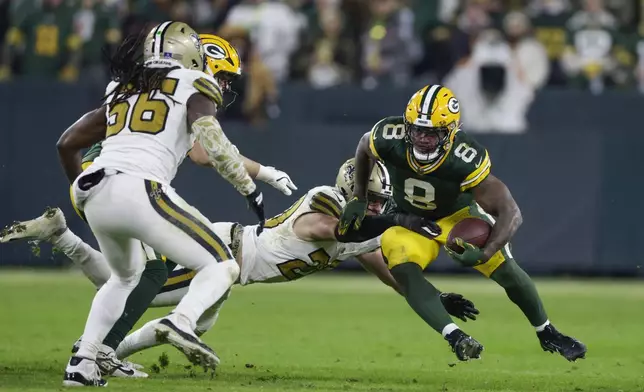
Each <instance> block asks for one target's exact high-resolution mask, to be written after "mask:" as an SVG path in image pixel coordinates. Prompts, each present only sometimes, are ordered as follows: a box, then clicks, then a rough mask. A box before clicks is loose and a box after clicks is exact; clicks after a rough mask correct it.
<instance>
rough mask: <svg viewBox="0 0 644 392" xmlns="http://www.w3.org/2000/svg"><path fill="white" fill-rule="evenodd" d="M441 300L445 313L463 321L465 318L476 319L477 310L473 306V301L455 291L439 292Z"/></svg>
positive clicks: (465, 320)
mask: <svg viewBox="0 0 644 392" xmlns="http://www.w3.org/2000/svg"><path fill="white" fill-rule="evenodd" d="M440 298H441V302H442V303H443V307H445V310H447V313H449V314H451V315H452V316H454V317H457V318H459V319H461V320H463V321H464V322H467V319H470V320H476V315H477V314H479V313H480V312H479V310H478V309H476V306H474V302H472V301H470V300H469V299H467V298H465V297H463V296H462V295H460V294H456V293H441V297H440Z"/></svg>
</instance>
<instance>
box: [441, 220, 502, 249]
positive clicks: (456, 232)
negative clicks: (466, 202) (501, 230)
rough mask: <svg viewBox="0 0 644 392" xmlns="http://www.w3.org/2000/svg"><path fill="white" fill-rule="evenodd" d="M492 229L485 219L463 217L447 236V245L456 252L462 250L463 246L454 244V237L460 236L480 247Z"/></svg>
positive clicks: (485, 241) (483, 244)
mask: <svg viewBox="0 0 644 392" xmlns="http://www.w3.org/2000/svg"><path fill="white" fill-rule="evenodd" d="M491 231H492V226H491V225H490V224H489V223H487V222H486V221H484V220H482V219H478V218H465V219H463V220H462V221H460V222H458V223H457V224H456V225H455V226H454V227H453V228H452V230H451V231H450V232H449V235H448V236H447V247H448V248H450V249H451V250H453V251H454V252H456V253H461V252H463V248H461V247H460V246H458V245H456V243H455V242H454V239H455V238H461V239H463V241H465V242H467V243H470V244H472V245H475V246H478V247H479V248H482V247H484V246H485V244H486V243H487V239H488V237H489V236H490V232H491Z"/></svg>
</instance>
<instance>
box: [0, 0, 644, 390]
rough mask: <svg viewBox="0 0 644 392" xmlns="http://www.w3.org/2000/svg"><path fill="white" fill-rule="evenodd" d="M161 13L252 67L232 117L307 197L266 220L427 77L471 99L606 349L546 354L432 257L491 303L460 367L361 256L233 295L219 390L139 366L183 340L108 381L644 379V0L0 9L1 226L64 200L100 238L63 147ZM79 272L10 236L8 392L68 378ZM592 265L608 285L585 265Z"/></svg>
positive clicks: (498, 294)
mask: <svg viewBox="0 0 644 392" xmlns="http://www.w3.org/2000/svg"><path fill="white" fill-rule="evenodd" d="M167 19H174V20H183V21H187V22H188V23H190V24H191V25H193V26H194V27H195V28H196V29H197V30H198V31H199V32H211V33H216V34H220V35H222V36H223V37H224V38H227V39H229V40H230V41H231V42H232V43H233V44H234V45H235V46H236V47H237V48H238V50H239V51H240V53H241V55H242V58H243V61H244V63H243V71H244V75H243V77H242V78H241V79H240V80H239V81H237V82H236V83H235V85H234V86H233V88H234V90H235V91H237V93H238V96H237V97H236V99H235V100H234V102H232V103H231V105H230V106H229V107H228V109H227V110H226V111H225V113H223V114H222V117H221V118H222V123H223V125H224V130H225V132H226V133H227V135H228V136H229V137H230V138H231V139H232V140H233V142H234V143H235V144H237V146H238V147H239V148H240V150H241V151H242V152H243V153H244V154H245V155H247V156H249V157H251V158H253V159H255V160H258V161H260V162H262V163H264V164H266V165H272V166H276V167H278V168H280V169H283V170H285V171H286V172H288V173H289V174H290V175H291V177H292V179H293V180H294V181H295V183H296V184H297V185H298V187H299V191H298V192H296V193H295V195H294V196H292V197H290V198H289V197H285V196H283V195H281V194H279V193H278V192H277V191H275V190H273V189H271V188H269V187H266V186H264V187H263V190H264V191H265V192H264V195H265V200H266V207H267V212H268V214H269V215H273V214H277V213H280V212H282V211H283V210H284V208H286V207H287V206H288V205H290V204H291V203H292V202H293V201H294V200H295V198H296V196H297V195H298V194H301V193H303V192H304V191H305V190H306V189H308V188H310V187H312V186H315V185H321V184H332V183H333V182H334V180H335V176H336V172H337V169H338V168H339V166H340V165H341V164H342V162H344V161H345V160H346V159H347V158H349V157H351V156H353V154H354V151H355V146H356V144H357V142H358V139H359V137H360V136H361V135H362V134H363V133H364V132H367V131H368V130H370V129H371V127H372V126H373V124H374V123H375V122H376V121H378V120H379V119H380V118H382V117H384V116H389V115H397V114H402V112H403V110H404V107H405V104H406V103H407V100H408V99H409V96H410V95H411V94H412V93H413V92H415V91H416V90H417V89H418V88H420V87H422V86H423V85H426V84H430V83H443V84H445V85H447V86H448V87H450V88H451V89H453V90H454V92H455V93H456V95H457V97H459V99H460V101H461V103H462V105H461V108H462V113H463V121H464V130H466V131H467V132H469V133H472V134H475V136H476V137H477V138H478V139H479V141H480V142H482V143H483V144H484V145H485V146H486V147H487V148H488V149H489V151H490V154H491V158H492V165H493V169H492V170H493V172H494V174H496V175H497V176H498V177H500V178H501V179H502V180H504V181H505V182H506V184H507V185H508V186H509V187H510V189H511V190H512V192H513V194H514V196H515V198H516V199H517V201H518V203H519V206H520V207H521V208H522V211H523V215H524V224H523V226H522V227H521V228H520V229H519V232H518V233H517V235H516V237H515V239H514V241H513V244H514V247H513V253H514V255H515V256H516V257H517V259H518V261H519V263H520V264H521V265H522V266H523V267H524V268H525V269H526V270H527V271H528V272H529V273H531V274H532V275H537V276H541V277H547V278H540V279H539V280H537V286H538V288H539V290H540V292H541V295H542V297H543V299H544V303H545V305H546V307H547V308H548V311H549V315H550V317H551V318H552V319H553V321H554V323H555V325H557V326H558V327H559V328H561V329H562V330H563V331H565V332H568V333H570V334H573V335H574V336H576V337H578V338H580V339H581V340H582V341H584V342H585V343H586V344H587V345H588V347H589V354H588V359H586V360H585V361H583V362H582V363H575V364H568V363H566V362H565V361H564V360H563V359H562V358H559V357H554V356H550V355H547V354H544V353H543V352H542V351H541V349H540V348H539V346H538V343H537V340H536V338H535V337H534V331H533V330H532V329H531V328H530V327H529V325H528V323H527V322H526V321H525V319H524V318H523V317H522V315H521V314H520V312H519V311H518V310H517V309H516V308H515V307H514V305H513V304H512V303H510V301H508V300H507V298H506V297H505V294H504V292H503V290H502V289H500V288H499V287H496V286H495V285H494V284H493V283H492V282H487V281H486V280H485V279H482V278H480V277H478V276H477V277H476V278H479V279H474V278H473V277H472V278H470V277H469V276H457V277H445V276H441V277H437V276H436V275H439V274H444V275H447V274H464V275H465V274H470V273H471V271H469V270H467V269H465V268H460V267H458V266H456V265H455V263H453V262H451V261H450V260H448V259H447V258H445V257H444V256H441V259H439V260H438V261H437V262H435V263H433V264H432V265H431V266H430V267H429V269H428V272H429V274H430V275H429V277H430V279H432V282H434V283H435V284H437V286H438V287H439V288H441V289H443V290H451V291H457V292H460V293H463V294H464V295H465V296H467V297H469V298H471V299H472V300H474V301H475V302H476V304H477V306H478V307H479V308H480V309H481V311H482V314H481V316H480V317H479V320H478V321H476V322H475V323H471V322H469V323H467V324H466V325H464V327H465V328H466V331H468V332H469V333H471V334H473V335H474V336H477V337H480V339H481V340H482V342H483V343H484V344H485V347H486V352H485V353H484V354H485V355H484V359H483V361H479V362H477V363H473V364H467V365H464V366H461V365H460V364H459V365H458V366H454V364H453V363H452V362H454V361H455V360H454V358H453V354H451V353H449V351H448V348H447V346H446V344H445V342H444V341H443V340H442V339H440V337H439V336H438V335H436V336H434V335H433V334H432V333H431V331H429V329H428V328H427V327H426V326H425V325H424V324H423V323H422V321H420V320H419V319H418V317H417V316H416V315H415V314H414V313H413V312H412V311H411V310H410V309H409V308H408V306H407V305H406V304H405V303H404V302H403V301H402V299H401V298H399V297H397V296H396V295H395V294H393V293H392V292H391V291H390V290H389V289H387V288H385V287H384V286H382V285H381V284H379V282H378V281H377V280H376V279H373V278H369V279H368V278H367V277H364V278H363V277H361V276H357V274H349V273H346V272H344V271H346V270H359V266H358V265H357V263H353V262H347V263H343V265H341V267H340V269H341V270H343V271H341V272H338V273H333V275H335V277H332V278H329V277H321V278H316V277H311V278H306V279H303V280H302V281H300V282H295V283H292V284H288V285H277V287H269V286H275V285H255V286H252V287H249V288H242V289H240V290H237V289H235V290H234V295H233V298H232V301H229V302H230V304H228V302H227V304H226V305H225V307H224V310H223V317H221V320H220V321H219V323H218V325H217V327H216V328H215V329H214V330H213V331H212V332H211V333H209V334H208V335H206V339H207V341H208V342H209V343H210V344H213V345H214V347H215V348H216V349H217V350H218V353H220V356H221V357H222V359H223V360H224V362H223V365H222V367H221V371H219V370H218V376H217V377H218V380H217V382H218V383H217V384H213V383H211V382H207V381H208V380H210V378H209V376H207V375H200V374H196V373H195V372H194V371H188V370H185V369H184V367H183V364H184V361H183V358H181V357H180V356H179V355H177V354H176V352H175V351H174V350H168V349H167V348H159V349H155V350H151V351H150V352H146V353H144V354H141V355H138V354H137V356H136V357H135V358H133V360H134V361H137V362H140V363H143V364H144V365H145V366H146V368H147V369H153V370H154V366H156V365H153V364H155V363H156V362H155V361H157V358H158V356H159V354H160V353H162V352H164V351H168V353H169V355H170V363H171V365H170V366H169V367H167V368H166V367H164V366H163V364H162V363H161V362H158V363H159V364H161V370H160V372H161V376H162V377H159V376H158V375H154V376H153V379H151V380H147V381H145V382H143V383H131V382H130V381H131V380H125V381H119V380H113V381H112V380H110V383H113V384H112V385H116V386H117V387H118V386H123V387H127V388H128V390H145V391H147V390H149V391H158V390H160V389H161V388H165V389H171V390H176V391H182V390H186V391H193V390H199V389H206V388H207V389H208V390H211V389H212V388H224V389H225V390H227V391H237V390H244V391H245V390H254V389H257V388H262V389H263V390H267V391H268V390H270V391H285V390H311V389H315V390H330V391H338V390H364V391H367V390H368V391H376V390H377V391H401V390H417V391H459V390H467V391H481V392H482V391H499V390H503V391H520V390H529V391H643V390H644V376H643V375H644V370H643V369H644V367H643V364H644V354H642V353H644V340H642V339H641V325H642V322H643V321H644V320H643V319H642V317H643V316H642V315H641V312H640V311H639V310H640V309H641V304H642V299H644V287H643V286H642V285H641V281H640V280H639V279H626V278H641V277H643V276H644V272H643V271H642V268H641V265H642V264H643V263H644V248H643V247H642V244H643V243H644V229H643V227H644V226H643V225H642V222H643V221H644V205H643V202H642V200H643V199H644V198H643V197H642V194H643V193H644V192H643V191H644V188H643V187H642V185H641V183H640V180H641V178H642V175H641V170H640V169H641V168H643V167H644V154H643V153H642V146H644V133H643V132H642V119H643V118H644V117H643V116H642V107H643V104H644V99H643V98H642V92H644V46H642V44H641V43H640V42H641V41H642V37H643V35H644V1H640V0H604V1H600V0H578V1H575V0H284V1H268V0H243V1H241V0H193V1H185V0H131V1H127V0H103V1H99V0H41V1H38V0H13V1H8V0H0V38H1V42H2V43H3V46H2V47H3V50H2V53H1V57H0V120H2V126H1V127H0V226H4V225H5V224H9V223H10V222H12V221H14V220H24V219H29V218H32V217H35V216H38V215H40V214H41V213H42V211H43V210H44V207H45V206H60V207H61V208H62V209H63V210H64V212H65V213H66V215H67V219H68V224H69V226H70V227H71V228H72V229H73V230H74V231H75V232H76V233H77V234H78V235H79V236H81V237H82V238H83V239H85V240H86V241H88V242H90V243H91V244H93V245H96V242H95V240H94V238H93V236H92V233H91V231H90V230H89V229H88V227H87V226H86V225H85V224H84V223H83V222H82V221H81V220H80V219H79V218H78V217H77V216H76V215H75V213H74V212H73V209H72V207H71V205H70V202H69V200H68V184H67V181H66V179H65V177H64V175H63V173H62V170H61V168H60V167H59V164H58V159H57V155H56V149H55V143H56V140H57V139H58V137H59V136H60V134H61V133H62V132H63V131H64V129H65V128H66V127H67V126H68V125H69V124H71V123H72V122H73V121H75V120H76V119H77V118H78V117H79V116H80V115H81V114H83V113H84V112H86V111H87V110H90V109H92V108H94V107H96V106H97V105H99V103H100V98H101V97H102V95H103V93H104V88H105V85H106V82H107V80H108V67H107V64H106V62H105V61H104V60H103V56H102V53H103V51H106V52H108V53H109V52H110V51H111V50H113V49H114V48H115V46H116V45H118V43H119V42H120V41H121V39H122V37H124V36H125V35H127V34H130V33H132V32H137V31H139V30H140V29H142V28H144V26H146V25H150V24H155V23H158V22H161V21H164V20H167ZM230 98H232V97H230ZM231 101H232V99H231ZM174 186H175V187H176V188H177V190H178V191H179V192H180V194H181V195H182V196H183V197H184V198H185V199H186V200H187V201H188V202H190V203H191V204H193V205H195V206H197V207H198V208H199V209H200V210H201V211H202V212H203V213H204V214H205V215H206V216H208V217H209V218H210V219H211V220H212V221H238V222H241V223H244V224H253V223H254V217H253V215H252V213H251V212H250V211H248V210H247V209H246V206H245V201H244V200H243V199H242V198H241V197H239V195H238V194H237V193H236V192H235V191H234V190H233V189H232V187H231V186H230V185H229V184H227V183H226V182H224V181H223V180H221V179H220V178H219V177H218V176H217V175H214V173H212V172H211V171H208V170H203V169H200V168H196V167H194V166H193V165H192V164H190V163H187V164H185V165H184V166H183V167H182V168H181V169H180V171H179V175H178V176H177V179H176V181H175V182H174ZM260 186H261V185H260ZM70 264H71V263H70V262H69V261H68V260H67V259H66V258H64V257H63V256H61V255H59V254H56V253H55V252H52V250H51V249H49V248H46V247H43V248H42V249H40V252H34V251H33V249H32V248H31V247H30V245H29V244H25V243H11V244H4V245H2V246H0V267H8V268H2V269H0V298H3V301H0V314H2V315H3V316H2V317H3V322H2V323H0V336H2V339H1V340H2V343H1V344H0V390H20V391H23V392H24V391H29V390H53V389H54V388H58V387H59V385H60V377H61V376H62V369H63V367H64V364H65V361H66V360H67V358H68V350H69V347H70V346H71V343H72V342H73V341H75V339H77V338H78V336H79V334H80V332H81V328H82V325H83V323H84V320H85V317H86V314H87V313H86V311H87V309H88V308H89V304H90V301H91V298H92V294H93V290H94V288H93V286H92V285H91V284H89V283H88V282H87V281H85V280H84V279H83V278H81V277H80V276H77V275H76V274H69V273H59V270H60V271H63V270H65V269H67V268H69V267H70ZM14 268H16V269H20V271H10V269H11V270H12V269H14ZM27 269H28V271H24V270H27ZM50 269H54V270H55V271H54V272H51V271H45V270H50ZM34 271H35V272H34ZM474 275H476V274H474ZM591 276H592V277H604V278H610V279H611V280H610V281H606V280H605V279H597V280H595V279H593V280H588V279H579V278H586V277H591ZM551 277H555V278H551ZM560 277H563V279H560ZM62 304H64V305H62ZM166 311H167V309H162V310H161V309H155V310H151V311H150V313H148V314H147V315H146V316H144V319H145V320H149V319H150V318H152V317H154V316H157V317H158V316H159V315H161V314H163V312H166ZM276 315H279V316H276ZM258 326H261V328H259V327H258ZM447 364H449V366H446V365H447ZM156 369H159V367H157V368H156ZM204 381H206V382H204ZM222 390H223V389H222Z"/></svg>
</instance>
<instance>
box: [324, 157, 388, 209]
mask: <svg viewBox="0 0 644 392" xmlns="http://www.w3.org/2000/svg"><path fill="white" fill-rule="evenodd" d="M355 173H356V165H355V159H354V158H351V159H349V160H347V161H346V162H344V164H343V165H342V166H341V167H340V170H339V171H338V176H337V177H336V179H335V186H336V187H337V188H338V189H340V192H342V195H343V196H344V198H345V200H349V199H350V198H351V197H352V195H353V185H354V183H355ZM391 195H392V188H391V181H390V180H389V172H388V171H387V168H386V167H385V165H383V164H382V162H380V161H376V164H375V165H374V167H373V169H372V170H371V177H369V185H368V187H367V200H368V201H369V202H372V201H381V202H382V204H383V205H385V203H386V202H387V201H388V200H389V198H390V197H391Z"/></svg>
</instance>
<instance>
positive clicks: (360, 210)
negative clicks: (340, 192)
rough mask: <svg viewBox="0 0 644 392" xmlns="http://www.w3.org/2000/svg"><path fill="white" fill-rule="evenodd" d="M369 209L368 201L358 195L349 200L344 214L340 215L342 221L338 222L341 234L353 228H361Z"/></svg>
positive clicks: (343, 211)
mask: <svg viewBox="0 0 644 392" xmlns="http://www.w3.org/2000/svg"><path fill="white" fill-rule="evenodd" d="M366 211H367V201H366V200H360V199H358V198H357V197H354V198H353V199H351V200H349V202H348V203H347V205H346V206H344V209H343V210H342V215H340V222H338V233H339V234H341V235H344V234H346V233H347V232H348V231H349V230H350V229H351V230H360V225H361V224H362V220H363V219H364V216H365V213H366Z"/></svg>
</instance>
